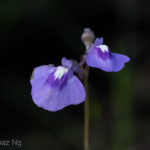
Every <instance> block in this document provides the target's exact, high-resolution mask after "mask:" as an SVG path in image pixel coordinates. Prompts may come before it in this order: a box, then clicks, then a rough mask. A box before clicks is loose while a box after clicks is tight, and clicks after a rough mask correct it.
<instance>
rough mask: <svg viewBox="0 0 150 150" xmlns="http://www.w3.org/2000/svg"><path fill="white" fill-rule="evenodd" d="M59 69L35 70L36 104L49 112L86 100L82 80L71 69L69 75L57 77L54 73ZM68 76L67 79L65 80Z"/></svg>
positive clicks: (33, 81) (34, 99)
mask: <svg viewBox="0 0 150 150" xmlns="http://www.w3.org/2000/svg"><path fill="white" fill-rule="evenodd" d="M59 67H60V66H59ZM61 67H63V66H61ZM57 68H58V67H57ZM57 68H56V67H52V68H48V67H47V68H45V66H44V68H43V66H41V67H38V68H35V70H34V75H33V78H32V79H31V85H32V98H33V101H34V103H35V104H36V105H38V106H39V107H42V108H44V109H46V110H49V111H58V110H60V109H63V108H64V107H66V106H68V105H77V104H80V103H82V102H83V101H84V100H85V90H84V87H83V85H82V83H81V82H80V80H79V79H78V78H77V77H76V76H74V75H73V73H70V70H69V69H68V72H67V74H66V73H64V75H62V74H61V72H58V73H57V76H56V74H54V73H55V72H56V71H57ZM53 74H54V75H55V76H54V75H53ZM52 75H53V77H52ZM66 75H67V78H66V77H65V78H63V77H64V76H66ZM55 77H57V79H55ZM54 80H56V82H54ZM62 85H63V86H62ZM60 86H61V88H60Z"/></svg>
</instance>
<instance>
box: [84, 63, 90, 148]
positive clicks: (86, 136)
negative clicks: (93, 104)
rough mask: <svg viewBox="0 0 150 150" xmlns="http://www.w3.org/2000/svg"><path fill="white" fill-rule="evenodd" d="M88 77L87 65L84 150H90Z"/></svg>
mask: <svg viewBox="0 0 150 150" xmlns="http://www.w3.org/2000/svg"><path fill="white" fill-rule="evenodd" d="M88 75H89V67H88V65H87V64H86V66H85V74H84V88H85V92H86V99H85V103H84V150H89V96H88Z"/></svg>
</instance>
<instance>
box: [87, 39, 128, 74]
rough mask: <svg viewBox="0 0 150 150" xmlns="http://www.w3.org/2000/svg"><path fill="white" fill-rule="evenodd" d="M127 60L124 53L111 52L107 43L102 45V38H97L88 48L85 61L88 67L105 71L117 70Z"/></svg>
mask: <svg viewBox="0 0 150 150" xmlns="http://www.w3.org/2000/svg"><path fill="white" fill-rule="evenodd" d="M129 60H130V58H129V57H127V56H125V55H122V54H117V53H112V52H111V51H110V49H109V47H108V46H107V45H103V38H101V39H99V38H97V39H96V40H95V43H94V45H92V47H91V48H90V49H89V52H88V55H87V59H86V62H87V64H88V65H89V66H90V67H94V68H99V69H101V70H104V71H106V72H118V71H120V70H121V69H122V68H123V67H124V64H125V63H126V62H128V61H129Z"/></svg>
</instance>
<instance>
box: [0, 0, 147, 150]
mask: <svg viewBox="0 0 150 150" xmlns="http://www.w3.org/2000/svg"><path fill="white" fill-rule="evenodd" d="M149 6H150V2H149V1H148V0H147V1H146V0H74V1H73V0H26V1H25V0H24V1H22V0H13V1H12V0H1V1H0V58H1V59H0V62H1V63H0V64H1V68H0V90H1V93H0V141H3V140H11V139H18V140H21V141H22V146H21V148H20V149H23V150H34V149H36V150H41V149H43V150H83V104H80V105H77V106H69V107H67V108H65V109H63V110H61V111H58V112H48V111H45V110H43V109H41V108H38V107H37V106H36V105H35V104H34V103H33V101H32V98H31V94H30V92H31V85H30V82H29V80H30V76H31V73H32V70H33V69H34V67H36V66H40V65H44V64H55V65H56V66H57V65H60V61H61V58H62V57H64V56H65V57H67V58H68V59H71V58H73V59H76V60H78V61H79V60H80V57H81V55H82V54H84V46H83V44H82V42H81V40H80V36H81V33H82V31H83V28H84V27H90V28H91V29H92V30H93V31H94V32H95V34H96V36H97V37H101V36H103V37H104V41H105V44H107V45H109V46H110V48H111V50H112V51H113V52H118V53H122V54H125V55H128V56H129V57H130V58H131V61H130V63H127V64H126V66H125V68H124V69H123V70H122V71H120V72H118V73H106V72H103V71H101V70H98V69H93V68H90V79H89V84H90V90H89V95H90V146H91V150H148V149H150V119H149V118H150V47H149V43H150V28H149V27H150V8H149ZM0 149H2V150H3V149H10V150H11V149H19V148H18V147H17V146H2V145H0Z"/></svg>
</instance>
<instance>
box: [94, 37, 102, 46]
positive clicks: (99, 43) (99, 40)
mask: <svg viewBox="0 0 150 150" xmlns="http://www.w3.org/2000/svg"><path fill="white" fill-rule="evenodd" d="M94 44H95V46H98V45H102V44H103V38H102V37H101V38H100V39H99V38H96V40H95V43H94Z"/></svg>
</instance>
